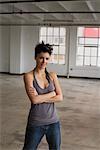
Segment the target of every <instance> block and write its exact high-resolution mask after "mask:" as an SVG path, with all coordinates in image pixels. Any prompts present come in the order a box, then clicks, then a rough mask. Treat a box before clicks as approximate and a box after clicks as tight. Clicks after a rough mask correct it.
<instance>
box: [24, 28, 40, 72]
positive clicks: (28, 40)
mask: <svg viewBox="0 0 100 150" xmlns="http://www.w3.org/2000/svg"><path fill="white" fill-rule="evenodd" d="M38 41H39V27H33V26H30V27H29V26H24V27H22V30H21V72H28V71H30V70H32V69H33V67H34V66H35V61H34V48H35V46H36V44H37V43H38Z"/></svg>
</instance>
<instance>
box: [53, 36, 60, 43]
mask: <svg viewBox="0 0 100 150" xmlns="http://www.w3.org/2000/svg"><path fill="white" fill-rule="evenodd" d="M53 44H55V45H58V44H59V37H54V38H53Z"/></svg>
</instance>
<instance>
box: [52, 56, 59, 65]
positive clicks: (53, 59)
mask: <svg viewBox="0 0 100 150" xmlns="http://www.w3.org/2000/svg"><path fill="white" fill-rule="evenodd" d="M52 62H53V63H55V64H57V63H58V55H52Z"/></svg>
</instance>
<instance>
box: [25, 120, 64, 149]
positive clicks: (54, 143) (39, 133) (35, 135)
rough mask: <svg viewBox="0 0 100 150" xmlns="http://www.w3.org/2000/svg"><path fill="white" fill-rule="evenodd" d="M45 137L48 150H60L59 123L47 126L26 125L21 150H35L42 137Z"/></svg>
mask: <svg viewBox="0 0 100 150" xmlns="http://www.w3.org/2000/svg"><path fill="white" fill-rule="evenodd" d="M44 135H45V136H46V140H47V143H48V145H49V150H60V144H61V134H60V123H59V122H56V123H53V124H49V125H42V126H32V125H27V128H26V134H25V143H24V147H23V150H36V149H37V147H38V145H39V143H40V141H41V139H42V138H43V136H44Z"/></svg>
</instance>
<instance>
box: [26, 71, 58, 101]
mask: <svg viewBox="0 0 100 150" xmlns="http://www.w3.org/2000/svg"><path fill="white" fill-rule="evenodd" d="M23 79H24V84H25V89H26V93H27V95H28V97H29V99H30V101H31V102H32V103H33V104H40V103H43V102H46V101H47V100H48V99H50V98H51V97H53V96H55V95H56V93H55V91H53V92H50V93H47V94H42V95H38V93H37V91H36V89H35V88H34V87H33V80H34V79H33V72H32V73H31V72H30V73H25V74H24V76H23Z"/></svg>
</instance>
